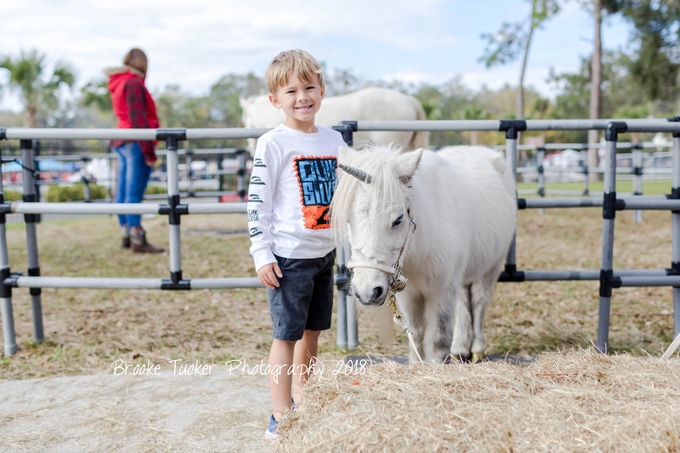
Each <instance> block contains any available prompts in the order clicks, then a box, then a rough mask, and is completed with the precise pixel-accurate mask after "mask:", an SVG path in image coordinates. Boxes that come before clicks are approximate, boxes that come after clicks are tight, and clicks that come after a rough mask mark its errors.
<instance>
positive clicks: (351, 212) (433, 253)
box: [332, 146, 517, 362]
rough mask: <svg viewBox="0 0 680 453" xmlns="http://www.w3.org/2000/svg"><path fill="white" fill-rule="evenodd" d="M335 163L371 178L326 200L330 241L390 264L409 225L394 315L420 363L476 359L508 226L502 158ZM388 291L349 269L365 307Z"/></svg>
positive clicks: (394, 154) (379, 156) (511, 201)
mask: <svg viewBox="0 0 680 453" xmlns="http://www.w3.org/2000/svg"><path fill="white" fill-rule="evenodd" d="M340 162H342V163H344V164H349V165H351V166H354V167H357V168H360V169H361V170H363V171H365V172H367V173H368V174H370V175H371V183H370V184H366V183H363V182H360V181H359V180H357V179H355V178H354V177H352V176H350V175H347V174H344V175H343V176H342V178H340V183H339V185H338V188H337V191H336V194H335V197H334V200H333V205H332V219H333V222H334V223H335V226H336V231H337V233H338V238H343V237H344V234H345V231H347V232H348V237H349V241H350V243H351V247H352V259H353V260H359V261H378V262H380V263H382V264H387V265H391V264H393V263H394V262H396V260H397V257H398V255H399V251H400V249H401V247H402V245H403V244H404V240H405V237H406V234H407V231H408V223H409V222H408V216H409V215H412V216H413V220H414V221H415V223H416V224H417V229H416V231H415V233H413V237H412V239H411V243H410V246H409V248H408V250H407V251H406V252H405V255H404V259H403V273H404V275H405V276H406V277H407V278H408V283H407V285H406V289H405V290H404V291H403V292H401V293H398V294H397V306H398V307H399V310H400V311H401V312H402V315H403V316H404V317H405V318H406V320H407V322H408V325H409V327H410V328H411V330H412V331H413V332H414V338H415V342H416V345H417V347H418V349H419V352H420V355H421V356H422V357H423V359H424V360H435V361H437V362H442V361H445V360H446V359H447V358H448V356H449V354H452V355H453V356H454V357H458V356H460V357H464V358H467V357H470V355H471V353H483V352H484V350H485V348H486V344H485V341H484V332H483V317H484V310H485V308H486V307H487V305H488V304H489V302H490V300H491V295H492V292H493V288H494V285H495V283H496V281H497V279H498V276H499V274H500V272H501V269H502V266H503V263H504V260H505V257H506V255H507V252H508V249H509V246H510V243H511V241H512V238H513V235H514V232H515V226H516V215H517V207H516V200H515V192H514V183H513V178H512V174H511V172H510V171H509V170H508V169H507V167H506V165H505V162H504V160H503V158H502V156H501V155H500V154H499V153H497V152H495V151H493V150H491V149H488V148H483V147H450V148H446V149H444V150H441V151H440V152H438V153H434V152H431V151H423V150H416V151H410V152H401V151H399V150H398V149H395V148H394V147H390V146H374V147H371V148H369V149H368V150H365V151H362V152H357V151H354V150H351V149H345V148H342V149H341V150H340ZM400 216H401V219H400ZM400 220H401V222H399V221H400ZM347 227H348V228H347ZM388 284H389V278H388V276H387V274H385V273H384V272H381V271H379V270H376V269H370V268H364V267H361V268H355V269H354V276H353V279H352V289H353V292H354V295H355V298H357V299H358V300H359V301H360V302H361V303H363V304H365V305H380V304H382V303H384V301H385V296H386V293H387V287H388ZM414 359H415V354H414V352H413V351H411V360H412V361H413V360H414Z"/></svg>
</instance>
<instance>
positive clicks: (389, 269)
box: [338, 163, 423, 363]
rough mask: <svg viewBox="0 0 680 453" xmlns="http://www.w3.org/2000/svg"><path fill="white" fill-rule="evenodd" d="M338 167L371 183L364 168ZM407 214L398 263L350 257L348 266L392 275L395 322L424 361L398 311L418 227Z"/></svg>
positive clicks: (345, 165)
mask: <svg viewBox="0 0 680 453" xmlns="http://www.w3.org/2000/svg"><path fill="white" fill-rule="evenodd" d="M338 167H340V168H342V169H343V170H344V171H345V172H346V173H348V174H350V175H352V176H354V177H355V178H357V179H358V180H359V181H361V182H364V183H366V184H370V183H371V175H369V174H367V173H366V172H365V171H363V170H360V169H358V168H355V167H352V166H350V165H347V164H343V163H338ZM407 214H408V221H409V227H408V232H407V233H406V238H405V239H404V245H403V246H402V247H401V250H400V251H399V257H398V258H397V261H396V263H394V264H393V265H391V266H388V265H386V264H384V263H381V262H379V261H378V260H373V261H354V260H351V259H350V260H349V262H348V263H347V267H348V268H349V269H350V270H352V269H354V268H355V267H366V268H370V269H377V270H379V271H381V272H384V273H386V274H387V275H389V276H390V285H389V289H388V295H389V298H390V307H392V313H393V315H394V316H393V320H394V323H395V324H397V325H398V326H399V327H401V328H402V329H404V332H406V335H408V340H409V342H410V343H411V347H412V348H413V350H414V351H415V353H416V356H418V360H420V362H421V363H423V359H422V358H421V357H420V353H418V348H417V347H416V344H415V341H414V340H413V332H411V330H410V329H409V328H408V325H407V324H406V320H404V318H402V317H401V315H400V314H399V312H398V311H397V303H396V297H395V294H396V293H398V292H400V291H403V290H404V288H406V282H408V278H406V277H405V276H404V275H403V274H402V273H401V269H402V265H403V260H404V255H405V254H406V253H405V252H406V250H407V249H408V246H409V244H410V242H411V237H412V236H413V233H415V231H416V227H417V225H416V223H415V222H414V221H413V217H412V216H411V211H410V210H409V211H407Z"/></svg>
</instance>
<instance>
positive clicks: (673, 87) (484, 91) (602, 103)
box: [0, 0, 680, 146]
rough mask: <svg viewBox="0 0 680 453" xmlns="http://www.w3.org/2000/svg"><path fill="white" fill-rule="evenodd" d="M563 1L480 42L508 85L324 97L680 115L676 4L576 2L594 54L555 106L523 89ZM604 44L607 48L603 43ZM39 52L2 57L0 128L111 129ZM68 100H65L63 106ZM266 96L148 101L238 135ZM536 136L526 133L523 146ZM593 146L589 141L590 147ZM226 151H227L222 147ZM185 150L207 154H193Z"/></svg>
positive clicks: (483, 113) (93, 102)
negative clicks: (587, 22)
mask: <svg viewBox="0 0 680 453" xmlns="http://www.w3.org/2000/svg"><path fill="white" fill-rule="evenodd" d="M566 1H569V0H560V1H558V0H527V4H528V8H527V11H528V12H527V16H526V18H525V19H524V20H522V21H520V22H517V23H504V24H503V25H502V27H501V29H500V30H498V31H496V32H493V33H490V32H485V33H483V34H482V35H481V37H480V38H481V39H482V40H484V41H485V42H486V44H487V46H486V49H485V51H484V54H483V55H482V56H480V61H481V62H484V63H485V64H486V65H487V67H492V66H495V65H499V64H510V63H512V62H514V61H517V60H520V61H521V63H520V73H519V76H518V83H517V84H516V85H510V84H507V85H506V86H504V87H502V88H500V89H490V88H488V87H482V88H481V89H479V90H473V89H471V88H469V87H467V86H466V85H465V84H464V83H463V82H462V80H461V77H460V76H454V77H452V78H451V79H450V80H449V81H447V82H445V83H442V84H430V83H420V84H413V83H404V82H400V81H389V82H388V81H384V80H377V81H376V80H365V79H362V78H361V77H359V76H357V75H356V73H355V72H354V71H353V70H352V69H330V68H329V69H327V70H326V73H325V75H324V77H325V80H326V84H327V92H328V95H342V94H346V93H349V92H352V91H355V90H358V89H361V88H365V87H368V86H381V87H386V88H391V89H396V90H399V91H402V92H404V93H408V94H411V95H413V96H415V97H416V98H418V99H419V100H420V101H421V103H422V105H423V108H424V109H425V111H426V113H427V117H428V118H429V119H491V118H494V119H499V118H508V119H511V118H527V119H567V118H589V117H590V118H643V117H648V116H654V117H670V116H675V115H676V114H677V112H678V111H679V110H680V102H678V95H679V94H680V80H679V76H680V2H678V1H677V0H571V1H578V2H580V4H581V6H582V7H583V8H585V9H587V10H588V11H589V12H590V14H591V17H592V18H593V30H594V36H593V52H592V54H591V55H589V56H587V57H583V58H582V59H581V64H580V66H579V67H578V68H575V70H574V71H572V72H563V73H556V72H551V74H550V75H549V78H548V82H549V84H550V85H551V86H552V88H553V89H554V93H556V94H555V97H554V98H546V97H544V96H543V95H541V94H540V93H539V92H537V91H536V90H534V89H533V88H532V87H525V86H524V74H525V72H526V68H527V66H528V65H530V64H531V60H530V49H531V45H532V41H533V40H534V39H535V37H536V36H537V34H538V33H540V30H541V28H543V27H545V26H548V25H547V24H548V23H549V21H550V20H551V19H552V18H554V17H555V16H556V15H558V14H559V13H560V10H561V7H562V6H563V4H564V2H566ZM614 15H618V16H620V17H623V18H624V19H625V20H626V21H627V22H628V23H630V25H631V29H632V34H631V37H630V46H628V47H627V48H626V49H618V50H613V49H606V48H603V46H602V41H601V37H600V29H601V24H602V21H603V20H606V18H607V17H612V16H614ZM605 44H606V43H605ZM46 62H47V56H46V55H45V54H44V53H41V52H40V51H38V50H35V49H34V50H29V51H23V52H20V53H19V54H18V55H5V56H3V57H1V58H0V71H1V70H5V71H7V72H8V74H9V77H7V83H6V85H5V86H3V87H0V89H2V91H3V92H5V91H8V90H14V91H16V92H17V93H18V94H19V96H20V98H21V99H22V102H23V105H24V112H23V117H21V116H20V115H14V114H12V113H10V112H0V123H2V124H0V126H4V127H9V126H18V125H20V124H22V125H24V126H26V127H92V126H94V127H114V126H115V124H116V121H115V118H114V116H113V114H112V113H111V101H110V98H109V96H108V92H107V89H106V81H105V80H103V79H102V80H96V81H91V82H89V83H87V84H85V86H83V87H82V88H81V89H80V90H77V91H76V90H75V81H76V74H75V71H74V70H73V68H72V67H71V66H70V65H69V64H68V63H63V62H59V63H57V64H55V65H53V66H52V67H51V68H48V65H47V64H46ZM68 92H71V93H72V95H71V96H66V94H67V93H68ZM264 92H265V85H264V81H263V80H262V78H261V77H259V76H257V75H255V74H254V73H247V74H226V75H224V76H222V77H221V78H220V79H219V80H217V81H216V82H215V83H214V84H213V85H212V86H211V87H210V88H209V90H208V92H207V93H205V94H202V95H194V94H191V93H187V92H185V91H183V90H182V89H181V87H180V86H179V85H169V86H166V87H164V88H163V89H161V90H159V91H157V92H155V93H153V94H154V97H155V99H156V103H157V109H158V114H159V118H160V120H161V124H163V125H164V126H166V127H239V126H240V125H241V124H240V117H241V107H240V104H239V99H240V98H242V97H247V96H250V95H257V94H260V93H264ZM532 135H538V134H536V133H530V132H527V133H526V134H525V139H528V137H531V136H532ZM541 135H542V136H543V137H542V140H545V141H546V142H574V141H576V142H584V141H586V140H588V139H589V137H588V136H587V134H586V133H584V132H569V131H551V132H545V133H541ZM502 139H503V138H502V137H501V136H500V134H497V133H469V132H467V133H466V132H462V133H461V132H455V133H454V132H436V133H432V135H431V140H430V141H431V144H432V145H434V146H443V145H449V144H460V143H470V142H473V143H479V144H496V143H500V141H502ZM596 139H597V136H596V135H595V136H593V137H590V140H591V141H592V140H596ZM226 145H227V146H233V144H229V143H227V144H226ZM194 146H210V145H209V144H205V145H204V144H194Z"/></svg>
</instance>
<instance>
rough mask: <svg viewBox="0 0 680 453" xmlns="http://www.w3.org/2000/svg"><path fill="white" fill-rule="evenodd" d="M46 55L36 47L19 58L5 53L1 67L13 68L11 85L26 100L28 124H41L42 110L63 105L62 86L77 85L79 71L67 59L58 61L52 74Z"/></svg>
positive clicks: (25, 122)
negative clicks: (39, 121) (47, 64)
mask: <svg viewBox="0 0 680 453" xmlns="http://www.w3.org/2000/svg"><path fill="white" fill-rule="evenodd" d="M45 59H46V55H45V54H41V53H39V52H38V51H37V50H36V49H33V50H30V51H28V52H24V51H22V52H21V54H20V55H19V56H18V57H17V58H12V57H10V56H5V57H4V58H2V60H1V61H0V68H3V69H6V70H7V71H9V83H8V85H9V86H8V88H9V89H11V90H14V91H17V92H19V93H20V95H21V97H22V101H23V103H24V126H26V127H37V126H38V112H39V111H43V112H49V111H51V110H55V109H56V108H57V107H59V89H60V88H61V87H62V86H64V85H65V86H68V87H73V84H74V83H75V75H74V74H73V71H72V70H71V68H70V67H69V65H67V64H65V63H61V62H60V63H57V64H56V65H55V67H54V71H53V72H52V74H51V75H49V76H48V75H47V74H48V73H47V70H46V67H45Z"/></svg>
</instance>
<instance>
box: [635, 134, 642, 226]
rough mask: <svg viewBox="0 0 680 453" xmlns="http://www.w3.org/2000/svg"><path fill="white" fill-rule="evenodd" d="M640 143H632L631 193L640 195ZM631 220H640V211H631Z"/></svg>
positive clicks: (638, 221)
mask: <svg viewBox="0 0 680 453" xmlns="http://www.w3.org/2000/svg"><path fill="white" fill-rule="evenodd" d="M642 174H643V169H642V144H640V143H635V144H634V145H633V195H636V196H638V195H642ZM633 220H634V221H635V222H637V223H640V222H642V211H633Z"/></svg>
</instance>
